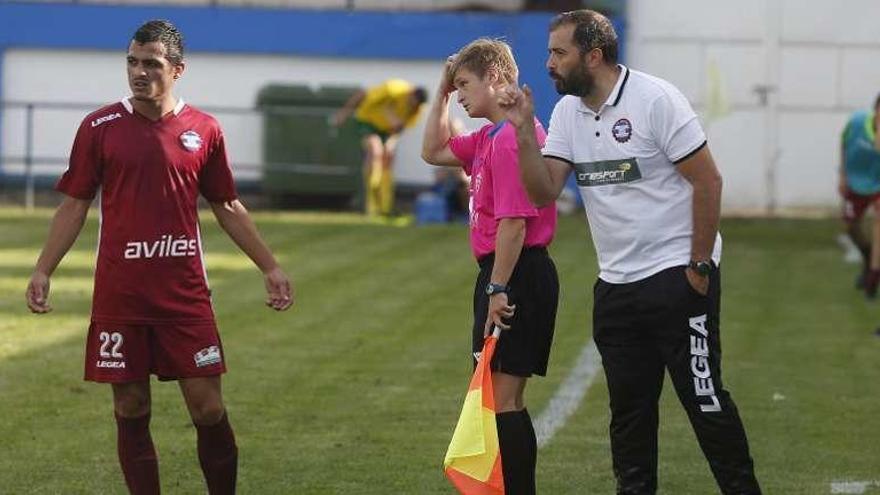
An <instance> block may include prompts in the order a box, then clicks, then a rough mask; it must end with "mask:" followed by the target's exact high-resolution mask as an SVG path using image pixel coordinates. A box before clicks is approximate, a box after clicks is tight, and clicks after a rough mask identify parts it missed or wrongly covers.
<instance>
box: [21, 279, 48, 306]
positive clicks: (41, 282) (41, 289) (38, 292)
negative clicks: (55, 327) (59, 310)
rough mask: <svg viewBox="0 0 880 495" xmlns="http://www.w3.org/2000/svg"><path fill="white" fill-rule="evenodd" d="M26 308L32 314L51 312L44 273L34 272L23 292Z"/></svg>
mask: <svg viewBox="0 0 880 495" xmlns="http://www.w3.org/2000/svg"><path fill="white" fill-rule="evenodd" d="M25 299H26V300H27V305H28V308H29V309H30V310H31V312H32V313H37V314H42V313H48V312H49V311H52V306H50V305H49V277H48V275H46V274H45V273H41V272H34V274H33V275H31V280H30V282H28V286H27V291H26V292H25Z"/></svg>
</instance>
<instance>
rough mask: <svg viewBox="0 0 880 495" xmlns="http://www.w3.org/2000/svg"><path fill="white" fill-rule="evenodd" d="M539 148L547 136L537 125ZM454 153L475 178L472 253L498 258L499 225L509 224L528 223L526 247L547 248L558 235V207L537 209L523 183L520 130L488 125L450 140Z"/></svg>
mask: <svg viewBox="0 0 880 495" xmlns="http://www.w3.org/2000/svg"><path fill="white" fill-rule="evenodd" d="M535 135H536V136H537V138H538V145H539V147H540V146H543V145H544V139H545V138H546V136H547V133H546V132H544V128H543V127H542V126H541V123H540V122H538V120H537V119H535ZM449 149H450V150H451V151H452V153H453V154H454V155H455V156H456V158H458V159H459V160H461V162H462V163H463V164H464V171H465V173H466V174H468V175H469V176H470V177H471V187H470V197H471V201H470V215H471V219H470V227H471V235H470V239H471V250H472V251H473V253H474V256H475V257H476V258H477V259H479V258H482V257H483V256H486V255H487V254H492V253H494V252H495V235H496V233H497V232H498V222H499V221H501V219H503V218H524V219H525V220H526V238H525V242H524V247H535V246H547V245H549V244H550V242H551V241H552V240H553V234H554V232H555V231H556V205H555V204H552V205H549V206H546V207H544V208H535V206H534V205H533V204H532V203H531V201H529V197H528V194H527V193H526V191H525V188H524V187H523V185H522V182H521V181H520V178H519V166H518V164H517V160H518V158H517V146H516V130H515V129H514V128H513V126H512V125H510V124H508V123H507V121H501V122H499V123H498V124H487V125H485V126H483V127H481V128H480V129H479V130H477V131H475V132H473V133H471V134H466V135H461V136H455V137H453V138H452V139H450V140H449Z"/></svg>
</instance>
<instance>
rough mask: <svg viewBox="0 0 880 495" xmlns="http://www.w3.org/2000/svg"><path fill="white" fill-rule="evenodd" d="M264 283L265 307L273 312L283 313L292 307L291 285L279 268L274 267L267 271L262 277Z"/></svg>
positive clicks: (292, 293) (292, 294)
mask: <svg viewBox="0 0 880 495" xmlns="http://www.w3.org/2000/svg"><path fill="white" fill-rule="evenodd" d="M264 281H265V283H266V294H267V298H266V306H269V307H270V308H272V309H274V310H275V311H284V310H286V309H287V308H289V307H290V306H291V305H293V298H294V290H293V284H292V283H291V282H290V279H289V278H287V274H285V273H284V270H282V269H281V267H278V266H276V267H275V268H273V269H271V270H269V271H267V272H266V273H265V275H264Z"/></svg>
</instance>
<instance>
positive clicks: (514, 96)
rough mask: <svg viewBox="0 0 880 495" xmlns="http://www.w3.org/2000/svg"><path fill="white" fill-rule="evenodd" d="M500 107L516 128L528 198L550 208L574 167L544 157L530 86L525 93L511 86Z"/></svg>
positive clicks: (501, 95)
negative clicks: (539, 143)
mask: <svg viewBox="0 0 880 495" xmlns="http://www.w3.org/2000/svg"><path fill="white" fill-rule="evenodd" d="M498 104H499V105H500V106H501V108H503V109H504V111H505V114H506V116H507V119H508V120H509V121H510V122H511V123H512V124H513V125H514V127H515V128H516V143H517V146H518V147H519V170H520V178H521V179H522V182H523V186H525V188H526V192H528V193H529V199H530V200H531V201H532V203H534V204H535V206H537V207H539V208H541V207H544V206H547V205H549V204H550V203H552V202H554V201H556V198H558V197H559V194H560V193H561V192H562V189H563V188H564V187H565V180H566V179H567V178H568V174H569V173H571V167H570V166H569V165H568V164H567V163H565V162H564V161H562V160H559V159H556V158H544V157H543V156H541V147H540V146H539V145H538V138H537V136H536V135H535V125H534V122H535V103H534V100H533V98H532V90H531V89H529V87H528V86H523V88H522V90H520V89H519V88H517V87H516V86H513V85H511V86H508V87H507V88H506V89H505V90H504V91H502V92H501V94H500V95H499V97H498Z"/></svg>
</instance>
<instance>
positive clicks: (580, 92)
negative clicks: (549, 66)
mask: <svg viewBox="0 0 880 495" xmlns="http://www.w3.org/2000/svg"><path fill="white" fill-rule="evenodd" d="M550 77H551V78H552V79H553V84H554V86H556V92H557V93H559V94H561V95H572V96H577V97H578V98H583V97H585V96H587V95H589V94H590V93H591V92H592V91H593V88H594V87H595V86H596V84H595V79H594V78H593V76H592V75H590V73H589V72H587V70H586V68H585V67H577V68H575V70H573V71H571V73H569V75H568V77H562V76H560V75H559V74H557V73H555V72H553V71H550Z"/></svg>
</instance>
